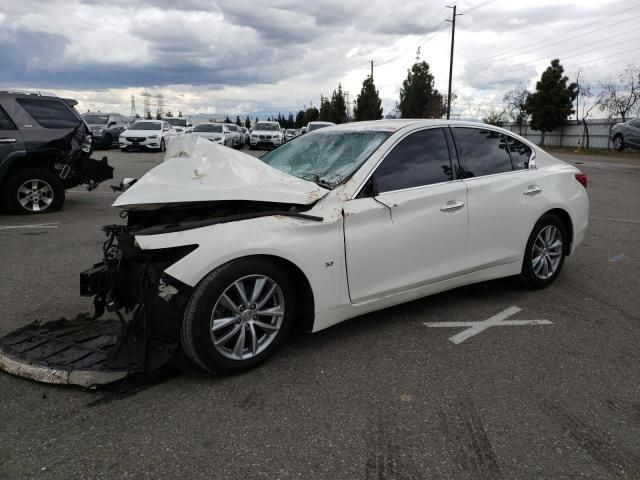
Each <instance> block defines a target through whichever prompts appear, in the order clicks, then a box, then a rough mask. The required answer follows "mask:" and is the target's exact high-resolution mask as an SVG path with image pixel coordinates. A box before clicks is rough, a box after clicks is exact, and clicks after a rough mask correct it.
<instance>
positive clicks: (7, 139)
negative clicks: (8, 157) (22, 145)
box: [0, 138, 16, 143]
mask: <svg viewBox="0 0 640 480" xmlns="http://www.w3.org/2000/svg"><path fill="white" fill-rule="evenodd" d="M0 143H16V139H15V138H0Z"/></svg>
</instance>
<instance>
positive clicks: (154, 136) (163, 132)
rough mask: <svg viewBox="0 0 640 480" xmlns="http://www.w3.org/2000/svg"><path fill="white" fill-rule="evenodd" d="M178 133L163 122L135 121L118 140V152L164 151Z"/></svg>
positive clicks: (167, 123)
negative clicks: (135, 150) (137, 150)
mask: <svg viewBox="0 0 640 480" xmlns="http://www.w3.org/2000/svg"><path fill="white" fill-rule="evenodd" d="M177 134H178V133H177V132H176V131H175V129H174V128H173V126H172V125H171V124H170V123H169V122H166V121H164V120H137V121H135V122H133V123H132V124H131V125H129V128H127V129H126V130H125V131H124V132H122V133H121V134H120V137H119V138H118V144H119V145H120V150H122V151H123V152H125V151H127V150H133V149H148V150H159V151H161V152H164V151H165V150H166V147H167V144H168V143H169V139H171V138H172V137H175V136H176V135H177Z"/></svg>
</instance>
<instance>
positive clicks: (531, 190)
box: [522, 185, 542, 195]
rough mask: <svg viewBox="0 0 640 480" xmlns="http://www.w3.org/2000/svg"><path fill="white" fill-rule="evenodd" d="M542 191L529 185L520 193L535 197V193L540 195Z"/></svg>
mask: <svg viewBox="0 0 640 480" xmlns="http://www.w3.org/2000/svg"><path fill="white" fill-rule="evenodd" d="M541 191H542V187H541V186H539V185H529V186H528V187H527V189H526V190H525V191H524V192H522V194H523V195H535V194H536V193H540V192H541Z"/></svg>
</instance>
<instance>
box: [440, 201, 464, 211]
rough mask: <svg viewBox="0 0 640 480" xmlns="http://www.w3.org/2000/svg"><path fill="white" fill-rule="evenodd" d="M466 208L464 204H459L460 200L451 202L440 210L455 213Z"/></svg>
mask: <svg viewBox="0 0 640 480" xmlns="http://www.w3.org/2000/svg"><path fill="white" fill-rule="evenodd" d="M462 207H464V202H459V201H458V200H449V201H448V202H447V203H446V205H444V206H443V207H441V208H440V211H441V212H454V211H456V210H460V209H461V208H462Z"/></svg>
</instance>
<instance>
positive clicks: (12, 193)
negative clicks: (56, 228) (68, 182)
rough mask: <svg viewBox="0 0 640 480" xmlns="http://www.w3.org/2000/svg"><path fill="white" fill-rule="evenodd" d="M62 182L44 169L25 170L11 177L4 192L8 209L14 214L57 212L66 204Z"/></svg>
mask: <svg viewBox="0 0 640 480" xmlns="http://www.w3.org/2000/svg"><path fill="white" fill-rule="evenodd" d="M64 197H65V192H64V186H63V185H62V181H61V180H60V179H59V178H58V177H56V176H55V175H54V174H53V173H51V172H50V171H49V170H46V169H44V168H23V169H21V170H18V171H17V172H15V173H14V174H13V175H11V176H10V177H9V179H8V180H7V183H6V184H5V186H4V188H3V192H2V200H3V203H4V205H5V206H6V208H7V209H8V210H9V211H10V212H13V213H23V214H40V213H50V212H56V211H58V210H60V209H61V208H62V205H63V204H64Z"/></svg>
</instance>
